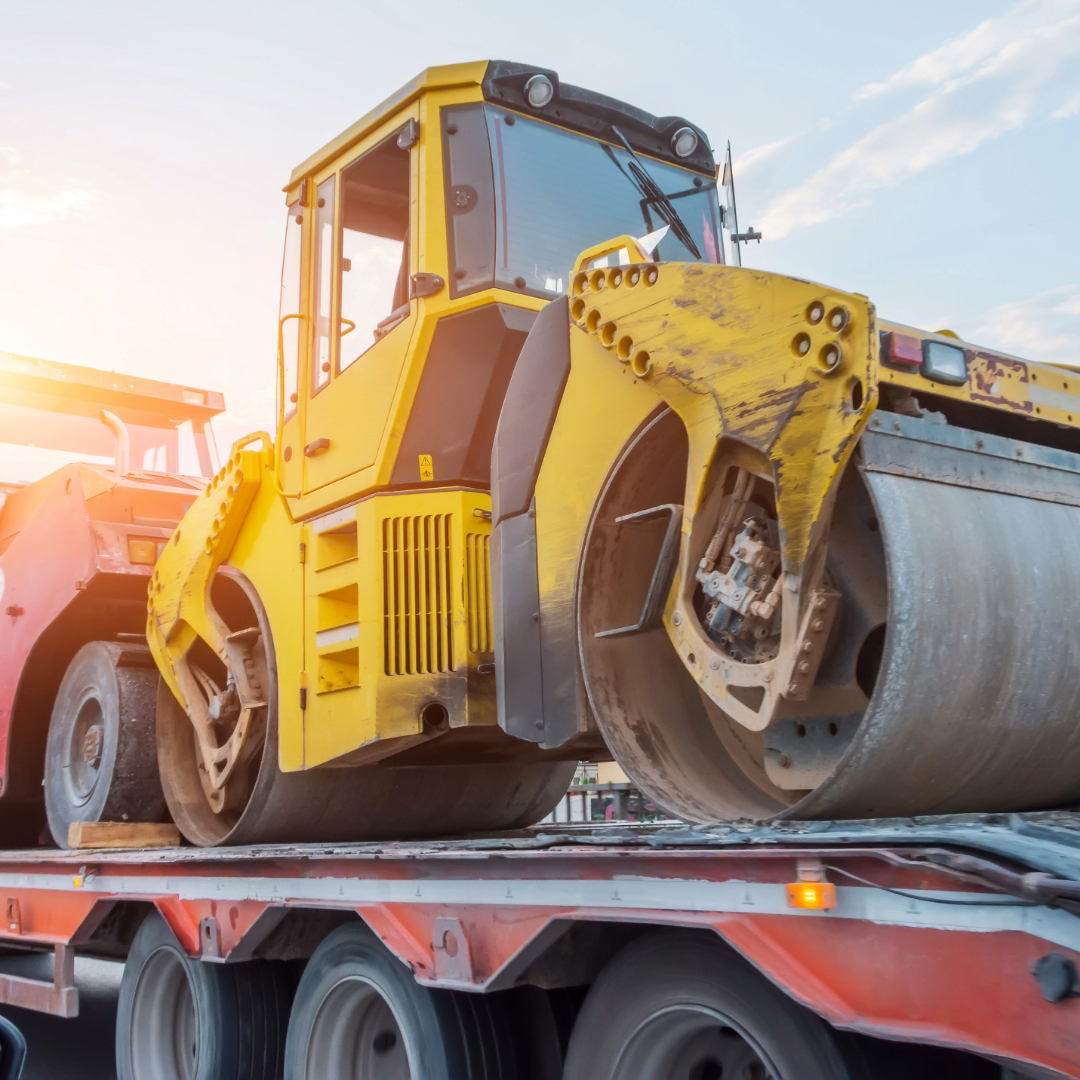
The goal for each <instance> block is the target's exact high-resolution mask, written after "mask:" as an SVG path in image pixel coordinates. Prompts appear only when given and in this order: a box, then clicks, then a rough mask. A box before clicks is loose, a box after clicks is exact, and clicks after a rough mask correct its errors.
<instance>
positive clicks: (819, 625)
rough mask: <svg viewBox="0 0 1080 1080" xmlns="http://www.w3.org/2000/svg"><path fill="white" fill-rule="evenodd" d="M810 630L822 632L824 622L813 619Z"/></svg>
mask: <svg viewBox="0 0 1080 1080" xmlns="http://www.w3.org/2000/svg"><path fill="white" fill-rule="evenodd" d="M810 629H811V630H824V629H825V620H824V619H815V620H814V621H813V622H812V623H811V624H810Z"/></svg>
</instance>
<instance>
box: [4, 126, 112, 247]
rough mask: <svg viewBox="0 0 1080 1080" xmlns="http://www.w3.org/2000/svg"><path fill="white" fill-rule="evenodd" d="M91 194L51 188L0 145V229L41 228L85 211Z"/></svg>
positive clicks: (92, 199) (7, 147)
mask: <svg viewBox="0 0 1080 1080" xmlns="http://www.w3.org/2000/svg"><path fill="white" fill-rule="evenodd" d="M93 201H94V195H93V193H92V192H90V191H85V190H83V189H82V188H77V187H67V188H60V189H55V188H52V187H50V186H49V185H47V184H45V183H44V182H43V181H41V180H39V179H38V178H37V177H35V176H34V175H33V173H31V172H30V170H29V169H26V168H24V167H23V164H22V156H21V155H20V154H19V153H18V151H17V150H14V149H12V148H11V147H10V146H0V229H18V228H21V227H22V226H25V225H43V224H45V223H46V222H48V221H54V220H56V219H57V218H63V217H67V216H68V214H73V213H79V212H81V211H83V210H85V209H86V208H87V207H88V206H89V205H90V204H91V203H92V202H93Z"/></svg>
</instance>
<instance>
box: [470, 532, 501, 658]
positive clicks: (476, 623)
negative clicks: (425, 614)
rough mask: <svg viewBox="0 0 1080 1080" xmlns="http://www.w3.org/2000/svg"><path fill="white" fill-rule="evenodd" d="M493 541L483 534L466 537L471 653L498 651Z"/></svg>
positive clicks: (471, 534) (472, 534)
mask: <svg viewBox="0 0 1080 1080" xmlns="http://www.w3.org/2000/svg"><path fill="white" fill-rule="evenodd" d="M490 542H491V541H490V538H489V537H487V536H483V535H481V534H480V533H469V534H468V535H467V536H466V537H465V590H466V596H465V600H466V610H467V613H468V619H469V650H470V651H471V652H474V653H489V652H494V651H495V646H494V645H493V644H492V634H491V571H490V567H491V559H490V551H489V546H490Z"/></svg>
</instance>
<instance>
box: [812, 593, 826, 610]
mask: <svg viewBox="0 0 1080 1080" xmlns="http://www.w3.org/2000/svg"><path fill="white" fill-rule="evenodd" d="M824 606H825V597H824V596H819V597H818V598H817V600H816V601H815V602H814V607H816V608H823V607H824Z"/></svg>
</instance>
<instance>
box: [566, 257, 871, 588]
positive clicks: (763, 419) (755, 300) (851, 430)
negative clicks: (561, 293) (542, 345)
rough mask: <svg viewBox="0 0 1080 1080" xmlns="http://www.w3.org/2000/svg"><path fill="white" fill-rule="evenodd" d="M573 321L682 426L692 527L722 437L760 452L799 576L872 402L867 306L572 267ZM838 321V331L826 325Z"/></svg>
mask: <svg viewBox="0 0 1080 1080" xmlns="http://www.w3.org/2000/svg"><path fill="white" fill-rule="evenodd" d="M571 316H572V317H573V318H574V319H575V321H576V322H577V324H578V325H579V326H580V327H581V328H583V329H585V330H586V331H587V332H588V333H590V334H591V335H592V336H594V337H595V338H596V339H597V340H599V341H600V343H601V345H602V346H603V347H604V348H605V350H606V351H607V353H608V356H609V363H610V364H612V365H613V366H615V367H616V368H618V367H620V366H625V367H627V368H629V370H630V371H631V372H632V373H633V374H634V375H635V376H636V377H638V378H640V379H641V380H642V382H643V383H644V384H645V385H646V386H647V387H649V388H650V389H651V390H652V392H653V393H654V394H655V395H656V396H657V398H658V399H660V400H663V401H665V402H666V403H667V404H668V405H670V406H671V407H672V408H673V409H674V410H675V411H676V412H677V413H678V414H679V416H680V417H681V418H682V420H683V423H684V424H685V426H686V429H687V434H688V435H689V438H690V466H689V474H688V488H687V498H686V521H687V526H689V525H690V524H691V523H692V520H693V514H694V511H695V508H696V507H697V506H698V504H699V502H700V499H701V497H702V494H703V491H702V485H703V484H704V483H705V482H706V478H707V470H708V466H709V464H710V462H711V460H712V456H713V453H714V450H715V447H716V440H717V438H718V437H719V436H720V435H725V436H727V437H729V438H732V439H735V440H737V441H739V442H743V443H745V444H747V445H749V446H751V447H753V448H754V449H756V450H759V451H760V452H761V453H763V454H766V455H767V456H768V457H769V459H770V460H771V461H772V463H773V467H774V470H775V478H776V485H777V503H778V510H779V517H780V527H781V536H782V547H783V554H784V569H785V571H786V572H787V573H789V574H799V573H801V571H802V568H803V564H804V562H805V560H806V557H807V553H808V551H809V548H810V545H811V540H812V532H813V529H814V526H815V524H816V523H817V522H818V521H819V518H820V516H821V511H822V509H823V507H824V504H825V499H826V496H827V494H828V493H829V491H830V489H831V487H832V484H833V482H834V480H835V479H836V477H837V476H838V475H839V473H840V472H841V471H842V469H843V467H844V465H845V464H846V462H847V459H848V457H849V455H850V453H851V451H852V449H853V448H854V446H855V442H856V440H857V438H858V435H859V433H860V432H861V431H862V429H863V427H864V426H865V424H866V421H867V420H868V418H869V416H870V414H871V413H872V411H873V409H874V406H875V405H876V402H877V378H876V369H877V364H876V361H877V348H878V341H877V332H876V328H875V324H874V323H875V319H874V309H873V307H872V305H871V304H870V303H869V302H868V301H867V300H866V298H865V297H861V296H857V295H855V294H851V293H841V292H837V291H835V290H832V289H828V288H826V287H825V286H822V285H816V284H814V283H812V282H806V281H800V280H797V279H795V278H788V277H784V276H782V275H780V274H770V273H765V272H762V271H754V270H745V269H741V268H737V267H728V266H710V265H699V264H692V263H691V264H678V263H671V264H664V265H661V266H656V265H645V266H642V267H635V266H632V267H629V268H626V269H620V268H613V269H596V270H592V271H581V272H579V273H578V274H577V275H576V277H575V279H574V297H573V300H572V303H571ZM834 322H835V323H836V325H835V326H834V325H833V324H834Z"/></svg>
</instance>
